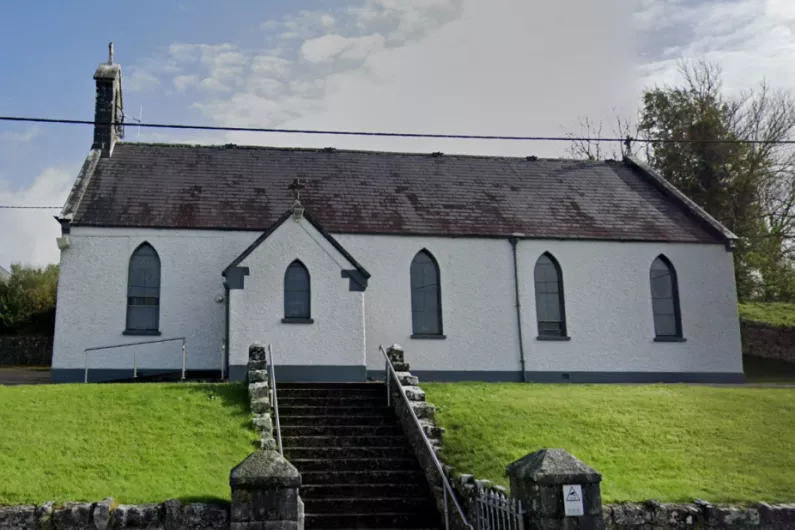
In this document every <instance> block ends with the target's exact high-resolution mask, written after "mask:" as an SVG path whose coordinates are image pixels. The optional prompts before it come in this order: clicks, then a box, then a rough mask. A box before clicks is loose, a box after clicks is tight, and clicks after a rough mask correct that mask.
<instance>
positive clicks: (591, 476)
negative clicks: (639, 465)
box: [505, 449, 604, 530]
mask: <svg viewBox="0 0 795 530" xmlns="http://www.w3.org/2000/svg"><path fill="white" fill-rule="evenodd" d="M505 474H506V475H507V476H508V477H509V478H510V481H511V496H512V497H514V498H517V499H519V500H520V501H522V506H523V507H524V509H525V510H526V515H525V521H526V525H527V528H530V529H536V530H603V529H604V521H603V520H602V494H601V492H600V489H599V483H600V482H601V481H602V475H600V474H599V473H598V472H597V471H596V470H594V469H592V468H590V467H588V466H587V465H586V464H585V463H583V462H582V461H580V460H578V459H577V458H575V457H574V456H572V455H571V454H570V453H568V452H567V451H565V450H563V449H541V450H539V451H536V452H534V453H531V454H529V455H527V456H525V457H523V458H520V459H519V460H517V461H516V462H514V463H512V464H509V465H508V467H507V468H506V470H505ZM567 514H568V515H567Z"/></svg>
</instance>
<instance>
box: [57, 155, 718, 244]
mask: <svg viewBox="0 0 795 530" xmlns="http://www.w3.org/2000/svg"><path fill="white" fill-rule="evenodd" d="M94 163H96V167H95V168H94V167H93V164H94ZM86 167H88V169H86ZM84 173H86V174H85V175H84ZM296 178H300V179H301V180H302V182H304V184H305V189H304V190H303V191H302V192H301V199H302V202H303V204H304V206H305V207H306V209H307V211H308V212H310V213H311V214H312V215H313V216H314V218H315V219H316V220H317V222H318V223H319V224H321V225H322V226H323V227H324V228H325V229H326V230H327V231H328V232H331V233H367V234H417V235H444V236H487V237H489V236H490V237H508V236H510V235H512V234H514V233H521V234H523V235H524V236H525V237H537V238H562V239H572V238H574V239H601V240H605V239H607V240H627V241H631V240H638V241H671V242H701V243H715V242H725V241H726V240H727V239H731V238H732V237H733V235H732V234H731V233H730V232H728V231H726V230H725V229H723V228H722V227H721V226H720V225H719V224H717V222H716V221H714V220H713V219H711V218H709V216H706V214H704V213H703V211H700V209H698V207H695V206H694V205H693V204H692V203H691V202H689V201H688V200H687V199H686V198H684V197H683V196H682V195H681V194H679V193H678V192H677V191H676V190H674V189H673V188H672V187H670V185H668V184H667V183H665V182H664V181H663V182H660V181H661V180H662V179H661V178H660V177H659V176H657V175H654V174H653V173H652V172H650V171H647V170H646V169H644V168H643V167H642V166H639V165H638V164H636V163H633V161H631V160H624V161H607V162H600V161H574V160H559V159H535V157H528V158H517V157H490V156H467V155H441V154H439V155H433V154H430V153H428V154H426V153H389V152H368V151H344V150H332V149H295V148H272V147H242V146H189V145H169V144H141V143H119V144H117V145H116V147H115V150H114V151H113V155H112V156H111V157H109V158H101V159H98V161H97V158H96V157H95V158H93V159H92V155H89V159H87V161H86V166H84V171H83V172H81V175H80V177H78V180H77V182H76V184H75V189H74V190H73V191H72V193H71V194H70V197H69V199H68V201H67V204H66V206H65V207H64V213H66V212H69V213H68V215H66V216H65V217H67V218H69V219H70V221H71V224H72V225H76V226H79V225H83V226H104V227H153V228H154V227H157V228H191V229H226V230H267V229H268V228H269V227H271V226H272V225H273V224H274V223H275V222H276V221H277V220H278V219H279V217H280V216H281V215H282V214H283V213H284V212H285V211H286V210H287V209H289V208H290V206H291V204H292V202H293V198H294V197H293V191H292V190H291V189H290V185H291V184H292V183H293V181H294V179H296ZM672 190H673V191H672ZM694 208H695V209H694ZM705 216H706V217H705ZM716 225H717V226H716Z"/></svg>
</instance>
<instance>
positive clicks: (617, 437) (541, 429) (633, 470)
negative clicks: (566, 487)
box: [422, 383, 795, 502]
mask: <svg viewBox="0 0 795 530" xmlns="http://www.w3.org/2000/svg"><path fill="white" fill-rule="evenodd" d="M422 387H423V389H424V390H425V391H426V392H427V394H428V401H429V402H431V403H433V404H434V405H436V406H437V409H438V412H437V421H438V422H439V423H440V424H441V425H442V426H443V427H445V428H446V429H447V433H446V436H445V442H444V449H443V454H444V458H445V461H446V462H447V463H449V464H451V465H453V466H455V467H456V470H457V471H458V472H461V473H472V474H474V475H475V476H476V477H477V478H485V479H489V480H492V481H493V482H495V483H499V484H503V485H505V486H507V485H508V482H507V480H506V477H505V476H504V473H505V466H506V465H507V464H509V463H511V462H513V461H514V460H516V459H518V458H521V457H522V456H524V455H526V454H527V453H530V452H532V451H535V450H537V449H540V448H544V447H560V448H564V449H566V450H568V451H569V452H571V453H572V454H574V455H575V456H576V457H578V458H580V459H581V460H583V461H585V462H586V463H587V464H589V465H591V466H592V467H594V468H595V469H597V470H598V471H600V472H601V473H602V475H603V482H602V496H603V498H604V500H605V502H619V501H640V500H645V499H656V500H659V501H664V502H682V501H692V500H693V499H697V498H699V499H705V500H709V501H712V502H751V501H767V502H792V501H793V500H795V474H793V473H792V470H793V469H795V390H793V389H779V388H736V387H731V388H714V387H706V386H687V385H528V384H510V383H505V384H483V383H447V384H446V383H435V384H429V383H426V384H423V385H422Z"/></svg>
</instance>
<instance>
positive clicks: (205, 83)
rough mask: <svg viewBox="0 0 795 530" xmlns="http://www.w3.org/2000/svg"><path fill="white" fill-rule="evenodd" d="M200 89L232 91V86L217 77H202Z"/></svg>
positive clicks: (206, 90)
mask: <svg viewBox="0 0 795 530" xmlns="http://www.w3.org/2000/svg"><path fill="white" fill-rule="evenodd" d="M199 89H201V90H204V91H205V92H230V91H231V90H232V87H231V86H229V85H227V84H226V83H224V82H223V81H221V80H220V79H218V78H216V77H208V78H206V79H202V81H201V83H199Z"/></svg>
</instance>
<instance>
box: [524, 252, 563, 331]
mask: <svg viewBox="0 0 795 530" xmlns="http://www.w3.org/2000/svg"><path fill="white" fill-rule="evenodd" d="M533 280H534V283H535V291H536V319H537V320H538V338H539V339H541V340H556V339H564V340H565V339H567V338H568V337H567V335H566V309H565V304H564V299H563V274H562V273H561V270H560V265H559V264H558V262H557V260H556V259H555V258H554V257H553V256H552V254H550V253H549V252H545V253H544V254H542V255H541V257H540V258H538V261H536V266H535V269H534V270H533Z"/></svg>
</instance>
